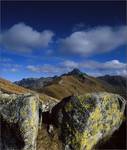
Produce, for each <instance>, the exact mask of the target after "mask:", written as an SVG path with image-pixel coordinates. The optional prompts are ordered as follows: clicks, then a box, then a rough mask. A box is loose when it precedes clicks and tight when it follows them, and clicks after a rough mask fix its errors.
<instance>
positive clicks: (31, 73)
mask: <svg viewBox="0 0 127 150" xmlns="http://www.w3.org/2000/svg"><path fill="white" fill-rule="evenodd" d="M1 4H2V5H1V31H0V68H1V73H0V76H1V77H2V78H5V79H8V80H11V81H16V80H21V79H22V78H27V77H34V78H39V77H42V76H43V77H47V76H54V75H60V74H63V73H65V72H68V71H70V70H72V69H73V68H79V69H80V70H81V71H82V72H85V73H87V74H89V75H92V76H102V75H106V74H109V75H122V76H126V75H127V70H126V67H127V65H126V43H127V41H126V39H127V26H126V10H125V9H126V5H125V1H121V2H120V1H107V2H106V1H105V2H104V1H102V2H101V1H95V2H94V1H89V2H87V1H80V2H78V1H75V2H74V1H73V2H71V1H70V2H67V1H63V2H62V1H61V2H58V1H52V2H51V1H47V2H42V1H27V2H25V1H10V2H9V1H5V2H4V1H2V2H1Z"/></svg>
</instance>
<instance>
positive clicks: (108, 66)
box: [63, 60, 127, 76]
mask: <svg viewBox="0 0 127 150" xmlns="http://www.w3.org/2000/svg"><path fill="white" fill-rule="evenodd" d="M69 62H70V63H69ZM73 64H74V65H73ZM63 66H64V67H65V68H66V69H67V68H70V66H71V69H73V68H75V67H76V68H80V69H81V70H83V71H85V72H86V73H89V74H91V75H102V74H116V75H122V76H125V75H127V64H126V63H123V62H120V61H119V60H110V61H106V62H98V61H91V60H87V61H84V62H74V61H70V60H68V61H65V62H63Z"/></svg>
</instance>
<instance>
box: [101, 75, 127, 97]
mask: <svg viewBox="0 0 127 150" xmlns="http://www.w3.org/2000/svg"><path fill="white" fill-rule="evenodd" d="M98 79H100V80H101V81H104V82H106V83H108V84H110V85H111V86H112V89H113V92H115V93H118V94H120V95H122V96H124V97H126V96H127V90H126V87H127V78H126V77H123V76H110V75H105V76H101V77H98Z"/></svg>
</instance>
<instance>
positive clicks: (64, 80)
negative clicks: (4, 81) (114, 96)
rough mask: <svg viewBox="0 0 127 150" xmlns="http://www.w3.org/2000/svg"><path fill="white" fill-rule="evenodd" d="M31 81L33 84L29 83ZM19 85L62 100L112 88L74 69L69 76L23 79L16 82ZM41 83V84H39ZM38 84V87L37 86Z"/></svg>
mask: <svg viewBox="0 0 127 150" xmlns="http://www.w3.org/2000/svg"><path fill="white" fill-rule="evenodd" d="M29 81H31V82H32V84H31V83H30V82H29ZM15 83H16V84H18V85H21V86H24V85H25V87H26V86H27V87H28V88H30V89H32V90H35V91H37V92H39V93H45V94H46V95H49V96H51V97H54V98H57V99H62V98H64V97H67V96H70V95H80V94H84V93H87V92H96V91H108V89H110V88H111V87H109V86H108V85H107V86H104V84H102V83H101V82H100V81H99V79H96V78H94V77H91V76H88V75H87V74H84V73H82V72H80V70H78V69H74V70H72V71H71V72H69V73H67V74H63V75H61V76H59V77H53V78H45V79H44V78H40V79H36V80H35V79H34V80H33V79H32V80H31V79H25V80H24V79H23V80H21V81H18V82H15ZM38 83H39V84H38ZM35 84H38V86H35ZM32 85H33V86H32Z"/></svg>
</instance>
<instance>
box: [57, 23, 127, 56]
mask: <svg viewBox="0 0 127 150" xmlns="http://www.w3.org/2000/svg"><path fill="white" fill-rule="evenodd" d="M126 40H127V26H121V27H117V28H111V27H97V28H94V29H89V30H87V31H76V32H73V33H72V34H71V35H70V36H68V37H66V38H63V39H61V40H60V42H59V44H60V50H61V51H62V52H64V53H66V54H69V53H70V54H79V55H84V56H88V55H93V54H98V53H105V52H108V51H111V50H113V49H115V48H118V47H119V46H121V45H124V44H126V42H127V41H126Z"/></svg>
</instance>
